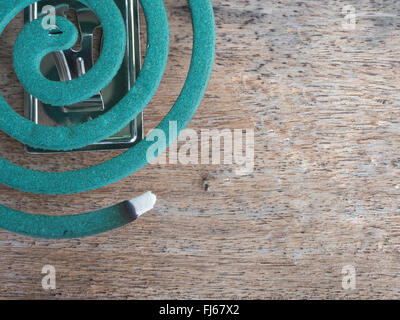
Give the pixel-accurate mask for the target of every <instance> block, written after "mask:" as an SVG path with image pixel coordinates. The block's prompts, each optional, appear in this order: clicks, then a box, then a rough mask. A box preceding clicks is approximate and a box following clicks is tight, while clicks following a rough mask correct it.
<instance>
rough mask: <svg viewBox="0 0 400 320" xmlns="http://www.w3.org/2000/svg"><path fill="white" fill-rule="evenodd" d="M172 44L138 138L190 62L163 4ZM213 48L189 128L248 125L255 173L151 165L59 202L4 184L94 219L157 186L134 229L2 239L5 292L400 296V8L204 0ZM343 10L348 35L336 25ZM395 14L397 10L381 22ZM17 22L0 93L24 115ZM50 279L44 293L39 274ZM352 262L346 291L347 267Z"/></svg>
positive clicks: (14, 195) (5, 142)
mask: <svg viewBox="0 0 400 320" xmlns="http://www.w3.org/2000/svg"><path fill="white" fill-rule="evenodd" d="M165 4H166V8H167V11H168V15H169V19H170V26H171V47H170V51H171V53H170V58H169V62H168V67H167V70H166V73H165V76H164V79H163V82H162V84H161V86H160V89H159V90H158V92H157V94H156V96H155V97H154V99H153V101H152V102H151V105H150V106H149V107H148V109H146V114H145V123H146V129H151V128H152V127H154V126H155V125H156V124H157V123H158V121H159V120H160V119H161V118H162V117H163V115H164V114H165V113H166V112H167V111H168V110H169V108H170V107H171V105H172V103H173V102H174V101H175V99H176V98H177V96H178V94H179V92H180V89H181V88H182V85H183V82H184V79H185V77H186V72H187V70H188V67H189V63H190V58H191V41H192V30H191V25H190V21H191V20H190V12H189V9H188V6H187V3H186V1H185V0H165ZM213 5H214V8H215V18H216V24H217V52H216V62H215V68H214V73H213V76H212V80H211V83H210V86H209V89H208V91H207V94H206V96H205V99H204V101H203V103H202V105H201V107H200V109H199V111H198V113H197V114H196V116H195V118H194V119H193V121H192V122H191V124H190V128H192V129H194V130H196V131H200V130H201V129H207V128H218V129H254V130H255V168H254V172H253V173H252V174H249V175H246V176H239V175H236V174H235V171H234V170H233V167H232V166H231V165H187V166H185V165H180V164H177V165H150V166H148V167H146V168H145V169H143V170H141V171H140V172H138V173H136V174H134V175H132V176H131V177H129V178H127V179H124V180H123V181H121V182H119V183H116V184H114V185H111V186H108V187H106V188H102V189H100V190H95V191H92V192H88V193H84V194H78V195H69V196H62V197H59V196H57V197H56V196H40V195H32V194H27V193H22V192H19V191H16V190H11V189H9V188H7V187H4V186H2V187H1V193H0V201H1V203H4V204H6V205H8V206H11V207H13V208H16V209H22V210H26V211H29V212H34V213H44V214H60V215H62V214H74V213H78V212H82V211H89V210H93V209H98V208H101V207H104V206H108V205H111V204H114V203H116V202H118V201H122V200H125V199H129V198H132V197H133V196H134V195H138V194H140V193H142V192H144V191H147V190H152V191H153V192H154V193H155V194H157V196H158V198H159V201H158V203H157V206H156V208H155V209H154V210H153V211H152V212H151V213H149V214H147V215H146V216H144V217H143V218H141V219H140V220H139V221H137V222H135V223H134V224H132V225H129V226H126V227H124V228H122V229H120V230H116V231H112V232H109V233H107V234H102V235H99V236H95V237H91V238H87V239H81V240H65V241H48V240H37V239H31V238H27V237H22V236H18V235H14V234H11V233H8V232H5V231H1V232H0V255H1V257H2V263H1V264H0V283H1V285H0V297H2V298H87V299H93V298H112V299H114V298H123V299H124V298H146V299H155V298H217V299H218V298H259V299H280V298H286V299H294V298H311V299H316V298H339V299H344V298H398V297H399V292H400V280H399V277H398V272H399V270H400V254H399V250H400V239H399V235H400V216H399V212H400V211H399V207H400V201H399V196H400V179H399V178H400V148H399V147H400V138H399V132H400V127H399V120H398V119H399V118H400V109H399V108H398V106H399V103H400V95H399V94H398V93H399V92H400V82H399V81H398V77H397V70H398V68H400V60H399V58H398V56H399V52H400V30H399V28H400V20H399V19H398V17H397V16H398V14H399V13H400V11H399V9H400V5H399V4H398V2H397V1H395V0H392V1H369V0H362V1H355V0H346V1H328V0H322V1H317V0H310V1H289V0H280V1H278V0H272V1H264V0H263V1H261V0H214V1H213ZM345 5H353V6H354V7H355V9H356V13H357V14H358V15H359V16H358V17H357V25H356V29H355V30H351V31H346V30H345V29H343V25H342V23H343V21H344V14H343V12H342V9H343V7H344V6H345ZM390 15H393V16H390ZM21 24H22V22H21V18H20V17H19V18H17V19H15V20H14V21H13V22H12V23H11V24H9V26H8V27H7V30H6V31H5V32H4V33H3V35H2V36H1V38H0V41H1V47H2V51H1V52H0V68H1V70H2V72H1V75H0V91H1V93H2V94H3V95H4V96H5V98H6V99H7V101H9V102H10V104H11V105H12V106H13V107H15V109H16V110H17V111H19V112H21V111H22V105H23V98H22V93H23V91H22V88H21V87H20V84H19V82H18V80H17V79H16V77H15V74H14V72H13V70H12V65H11V63H12V61H11V54H12V46H13V42H14V40H15V37H16V34H17V30H19V29H20V28H21ZM0 139H1V141H0V142H1V144H0V155H1V156H3V157H5V158H7V159H9V160H11V161H13V162H15V163H18V164H20V165H24V166H26V167H29V168H35V169H40V170H56V171H62V170H71V169H76V168H81V167H85V166H88V165H91V164H94V163H98V162H100V161H104V160H105V159H108V158H110V157H112V156H115V155H116V154H117V152H113V153H110V152H105V153H101V152H95V153H67V154H63V155H57V156H50V155H48V156H37V155H35V156H32V155H27V154H25V153H24V150H23V147H22V145H21V144H19V143H18V142H16V141H14V140H12V139H11V138H10V137H8V136H6V135H5V134H1V136H0ZM45 264H51V265H54V266H55V267H56V270H57V289H56V290H53V291H44V290H43V289H42V287H41V278H42V275H41V269H42V267H43V265H45ZM345 265H353V266H354V267H355V268H356V275H357V278H356V279H357V282H356V289H355V290H344V289H343V288H342V276H343V275H342V274H341V272H342V268H343V266H345Z"/></svg>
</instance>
